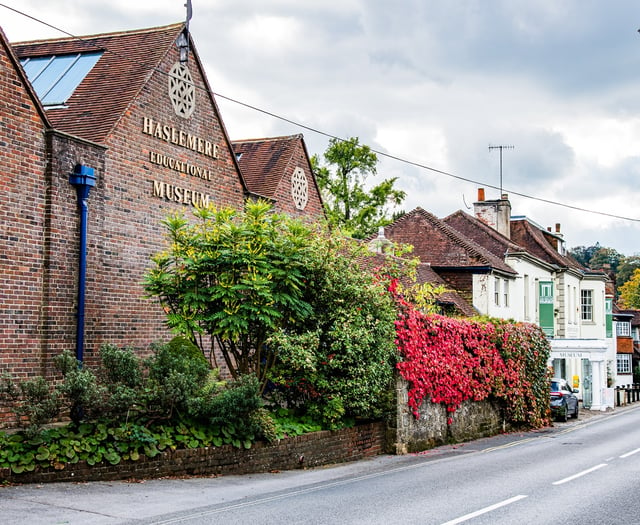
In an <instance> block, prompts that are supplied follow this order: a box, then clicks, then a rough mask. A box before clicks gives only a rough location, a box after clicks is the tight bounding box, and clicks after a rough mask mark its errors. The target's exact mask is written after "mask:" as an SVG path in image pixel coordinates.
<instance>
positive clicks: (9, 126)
mask: <svg viewBox="0 0 640 525" xmlns="http://www.w3.org/2000/svg"><path fill="white" fill-rule="evenodd" d="M45 129H46V123H45V120H44V117H43V116H42V114H41V111H40V110H39V108H38V106H37V103H36V102H35V101H34V99H33V97H31V95H30V94H29V92H28V90H27V89H26V81H25V79H24V78H23V77H22V76H21V75H20V74H18V73H17V72H16V62H15V58H14V57H13V55H12V54H11V52H10V51H9V49H8V48H7V47H6V46H5V43H4V40H3V35H2V34H1V32H0V191H1V192H2V198H0V374H1V373H2V372H3V371H6V370H11V371H12V373H13V374H14V375H15V376H17V377H21V378H26V377H30V376H34V375H37V374H38V373H39V372H40V371H41V366H42V363H41V359H40V326H41V323H42V317H41V313H42V312H41V303H42V297H43V270H44V259H43V232H44V226H45V222H46V216H47V209H46V208H47V201H46V195H47V188H48V182H47V179H46V175H45V172H46V159H45V157H44V155H43V152H44V148H45ZM7 412H8V407H3V406H0V421H2V420H3V419H4V418H5V417H7Z"/></svg>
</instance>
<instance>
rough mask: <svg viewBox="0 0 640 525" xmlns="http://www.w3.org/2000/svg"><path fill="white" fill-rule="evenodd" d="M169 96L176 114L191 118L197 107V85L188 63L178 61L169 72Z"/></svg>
mask: <svg viewBox="0 0 640 525" xmlns="http://www.w3.org/2000/svg"><path fill="white" fill-rule="evenodd" d="M169 98H170V99H171V105H172V106H173V111H174V112H175V114H176V115H178V116H179V117H182V118H189V117H190V116H191V114H192V113H193V110H194V109H195V107H196V87H195V86H194V85H193V80H192V79H191V73H189V69H188V68H187V66H186V65H184V64H181V63H180V62H176V63H175V64H174V66H173V67H172V68H171V71H170V72H169Z"/></svg>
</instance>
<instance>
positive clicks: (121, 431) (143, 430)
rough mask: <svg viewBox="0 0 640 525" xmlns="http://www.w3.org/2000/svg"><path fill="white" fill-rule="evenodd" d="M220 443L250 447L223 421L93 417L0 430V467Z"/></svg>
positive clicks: (101, 459)
mask: <svg viewBox="0 0 640 525" xmlns="http://www.w3.org/2000/svg"><path fill="white" fill-rule="evenodd" d="M273 436H275V432H274V433H273ZM223 445H232V446H235V447H243V448H250V447H251V442H250V441H246V440H245V441H242V440H240V439H239V438H238V436H237V435H236V434H234V433H233V432H232V431H230V430H229V428H228V426H226V427H214V426H210V425H202V424H197V423H191V424H176V425H158V424H154V425H149V426H144V425H141V424H139V423H133V422H123V423H118V422H110V423H109V422H105V421H96V422H87V423H82V424H80V425H67V426H65V427H58V428H50V429H46V430H42V431H40V432H37V433H35V434H28V433H25V432H18V433H15V434H6V433H4V432H0V468H10V469H11V471H12V472H13V473H15V474H20V473H23V472H32V471H33V470H35V469H36V468H40V469H47V468H53V469H55V470H63V469H64V468H66V466H67V465H68V464H74V463H77V462H78V461H86V462H87V464H88V465H97V464H101V463H109V464H112V465H117V464H118V463H120V462H121V461H138V460H139V459H140V457H141V456H142V455H145V456H146V457H148V458H153V457H155V456H157V455H158V454H160V453H162V452H164V451H170V450H176V449H181V448H200V447H214V446H215V447H220V446H223Z"/></svg>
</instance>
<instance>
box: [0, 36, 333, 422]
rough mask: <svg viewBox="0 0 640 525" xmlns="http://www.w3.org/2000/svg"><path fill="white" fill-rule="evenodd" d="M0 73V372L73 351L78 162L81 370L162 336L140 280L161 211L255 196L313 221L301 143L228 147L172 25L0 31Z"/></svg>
mask: <svg viewBox="0 0 640 525" xmlns="http://www.w3.org/2000/svg"><path fill="white" fill-rule="evenodd" d="M185 37H186V38H185ZM179 44H182V49H181V48H180V47H179ZM181 53H183V56H182V61H181ZM185 58H186V60H185ZM0 69H1V74H0V98H1V104H0V191H2V194H3V198H2V199H0V372H3V371H8V372H9V373H11V374H12V375H14V376H17V377H29V376H33V375H38V374H46V373H48V372H49V371H50V368H51V367H50V359H51V357H52V356H54V355H57V354H58V353H60V352H61V351H62V350H65V349H69V350H73V348H74V347H75V346H76V332H77V327H78V320H77V314H78V301H79V300H80V299H79V297H80V295H79V294H78V287H79V284H80V280H81V279H80V276H81V272H80V268H79V261H80V260H81V258H80V234H81V230H80V225H81V213H80V211H81V206H80V204H81V202H82V199H80V198H78V197H77V195H76V189H75V188H74V186H72V184H71V183H70V175H71V174H72V173H73V172H74V170H76V169H77V167H78V166H83V167H84V169H85V170H86V169H88V172H89V173H90V170H91V169H92V170H93V174H94V176H95V182H94V184H95V185H94V186H93V187H90V192H89V196H88V199H87V200H86V201H85V202H86V203H88V212H87V215H86V222H85V224H86V248H87V250H86V279H85V280H84V283H85V285H86V293H85V295H84V297H85V301H84V326H85V329H84V334H85V335H84V345H85V353H84V356H85V359H87V360H91V359H92V358H93V357H94V356H95V352H96V351H97V349H98V348H99V346H100V345H101V344H103V343H114V344H117V345H122V346H125V345H126V346H132V347H134V348H137V349H146V348H148V346H149V344H150V343H152V342H154V341H158V340H166V339H167V337H168V334H167V331H166V329H165V328H164V324H163V322H164V315H163V312H162V311H161V310H160V308H159V307H158V306H157V304H154V303H153V302H152V301H150V300H149V299H146V298H145V297H144V292H143V288H142V285H141V282H142V279H143V276H144V274H145V271H146V269H147V268H148V266H149V259H150V257H151V255H152V254H154V253H155V252H157V251H159V250H161V249H162V248H163V247H164V230H163V228H162V226H161V220H162V219H163V218H165V217H166V216H167V215H168V214H169V213H172V212H176V211H182V212H185V213H187V214H188V213H189V211H190V209H192V207H193V206H194V205H202V204H206V203H212V204H215V205H217V206H224V205H230V206H233V207H238V208H240V207H242V206H243V204H244V202H245V200H246V199H248V198H257V197H264V198H268V199H270V200H271V201H272V202H273V203H274V207H275V209H276V210H278V211H284V212H287V213H291V214H293V215H296V216H300V215H304V216H308V217H310V218H311V219H317V218H319V217H321V216H322V214H323V211H322V202H321V199H320V194H319V191H318V188H317V186H316V184H315V180H314V178H313V175H312V172H311V168H310V164H309V158H308V155H307V152H306V148H305V146H304V140H303V139H302V136H300V135H298V136H294V137H289V138H286V139H287V140H275V139H273V140H269V139H265V140H264V142H265V143H267V144H270V148H271V149H270V154H271V157H269V156H267V155H263V154H258V153H260V152H258V153H256V152H252V151H251V148H250V147H249V146H247V145H242V144H237V145H235V146H234V144H232V143H231V141H230V139H229V136H228V134H227V131H226V129H225V126H224V124H223V122H222V120H221V117H220V112H219V110H218V107H217V105H216V102H215V100H214V98H213V94H212V91H211V89H210V87H209V84H208V81H207V78H206V76H205V73H204V70H203V68H202V64H201V62H200V60H199V58H198V54H197V52H196V49H195V47H194V45H193V42H192V41H191V39H190V37H189V35H188V34H187V32H186V31H185V28H184V25H183V24H174V25H170V26H165V27H159V28H151V29H145V30H136V31H127V32H120V33H111V34H103V35H94V36H90V37H81V38H62V39H55V40H47V41H37V42H26V43H19V44H13V45H10V44H9V43H8V42H7V39H6V37H5V35H4V33H2V30H1V29H0ZM252 142H254V143H257V141H252ZM234 147H235V148H236V150H237V151H235V150H234ZM261 151H262V150H261ZM236 153H239V154H238V155H237V154H236ZM238 157H240V163H239V161H238ZM252 157H253V158H252ZM276 157H277V158H281V159H283V160H284V159H287V161H286V162H282V163H277V162H270V161H269V159H270V158H271V159H273V158H276ZM241 165H242V166H244V169H245V170H246V172H247V173H246V177H245V176H244V174H243V171H242V167H241ZM259 174H261V175H260V176H259ZM287 190H288V191H287ZM0 410H2V409H0ZM2 419H3V416H2V413H1V412H0V422H1V421H2Z"/></svg>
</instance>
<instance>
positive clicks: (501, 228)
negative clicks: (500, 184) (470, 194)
mask: <svg viewBox="0 0 640 525" xmlns="http://www.w3.org/2000/svg"><path fill="white" fill-rule="evenodd" d="M473 211H474V213H475V216H476V218H477V219H479V220H481V221H482V222H484V223H485V224H487V225H489V226H491V227H492V228H493V229H494V230H497V231H498V232H499V233H501V234H502V235H504V236H505V237H507V238H511V225H510V220H511V203H510V202H509V196H508V195H507V194H506V193H503V194H502V196H501V198H500V199H498V200H485V196H484V188H478V202H474V203H473Z"/></svg>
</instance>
